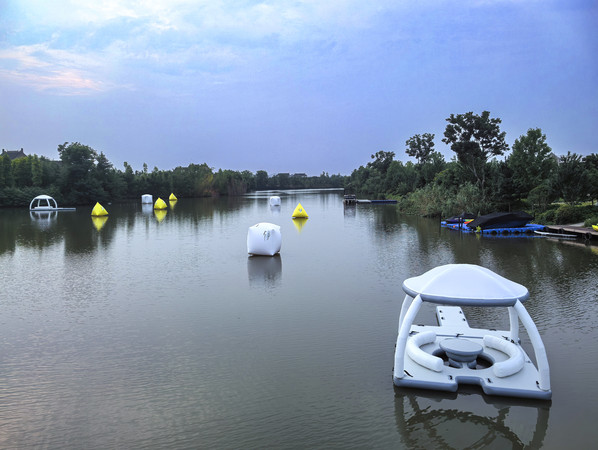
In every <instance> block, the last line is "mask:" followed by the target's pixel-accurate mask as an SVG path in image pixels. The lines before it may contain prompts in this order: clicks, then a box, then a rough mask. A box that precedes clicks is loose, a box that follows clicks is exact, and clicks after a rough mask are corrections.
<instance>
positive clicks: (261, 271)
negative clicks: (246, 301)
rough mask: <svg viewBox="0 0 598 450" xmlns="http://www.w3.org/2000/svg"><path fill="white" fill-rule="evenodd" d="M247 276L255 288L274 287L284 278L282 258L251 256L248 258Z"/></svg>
mask: <svg viewBox="0 0 598 450" xmlns="http://www.w3.org/2000/svg"><path fill="white" fill-rule="evenodd" d="M247 277H248V278H249V286H251V287H253V288H265V289H273V288H275V287H277V286H278V285H279V284H280V281H281V279H282V258H281V256H280V253H277V254H276V255H274V256H250V257H248V258H247Z"/></svg>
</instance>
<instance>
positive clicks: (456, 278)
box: [393, 264, 552, 400]
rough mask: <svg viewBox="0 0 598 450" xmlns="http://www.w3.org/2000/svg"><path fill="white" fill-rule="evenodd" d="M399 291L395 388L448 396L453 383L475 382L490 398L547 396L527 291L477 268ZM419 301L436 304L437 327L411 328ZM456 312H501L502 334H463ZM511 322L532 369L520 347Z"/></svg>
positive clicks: (439, 274)
mask: <svg viewBox="0 0 598 450" xmlns="http://www.w3.org/2000/svg"><path fill="white" fill-rule="evenodd" d="M403 290H404V291H405V293H406V296H405V299H404V300H403V305H402V307H401V314H400V317H399V332H398V337H397V343H396V349H395V360H394V369H393V381H394V384H395V385H397V386H405V387H413V388H421V389H436V390H441V391H451V392H454V391H456V390H457V388H458V385H459V384H477V385H480V386H481V388H482V390H483V391H484V392H485V393H486V394H491V395H502V396H512V397H524V398H534V399H542V400H548V399H550V398H551V396H552V391H551V390H550V371H549V367H548V359H547V357H546V351H545V348H544V344H543V342H542V338H541V337H540V334H539V332H538V329H537V328H536V325H535V324H534V322H533V320H532V319H531V317H530V315H529V314H528V312H527V310H526V309H525V307H524V306H523V302H525V301H526V300H527V299H528V297H529V292H528V290H527V288H525V287H524V286H522V285H520V284H517V283H515V282H513V281H510V280H507V279H506V278H503V277H501V276H500V275H497V274H496V273H494V272H492V271H490V270H488V269H486V268H484V267H480V266H476V265H470V264H448V265H445V266H439V267H436V268H434V269H432V270H430V271H428V272H426V273H424V274H423V275H420V276H418V277H413V278H409V279H407V280H405V281H404V282H403ZM423 302H429V303H435V304H437V305H438V306H437V307H436V318H437V320H438V326H429V325H414V324H413V321H414V319H415V317H416V315H417V313H418V311H419V309H420V307H421V305H422V303H423ZM461 306H478V307H479V306H481V307H506V308H507V310H508V313H509V322H510V330H508V331H500V330H494V329H480V328H470V326H469V324H468V322H467V319H466V318H465V314H464V313H463V310H462V309H461ZM519 321H521V323H522V324H523V326H524V327H525V329H526V331H527V334H528V336H529V338H530V341H531V344H532V347H533V350H534V355H535V359H536V362H537V364H538V367H537V368H536V366H535V365H534V363H533V362H532V361H531V359H530V358H529V356H528V355H527V353H526V352H525V350H524V349H523V347H522V346H521V343H520V339H519Z"/></svg>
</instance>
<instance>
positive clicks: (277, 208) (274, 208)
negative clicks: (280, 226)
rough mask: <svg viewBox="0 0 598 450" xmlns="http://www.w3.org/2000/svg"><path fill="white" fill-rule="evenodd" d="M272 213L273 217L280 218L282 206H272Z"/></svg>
mask: <svg viewBox="0 0 598 450" xmlns="http://www.w3.org/2000/svg"><path fill="white" fill-rule="evenodd" d="M270 211H271V212H272V215H273V216H280V205H270Z"/></svg>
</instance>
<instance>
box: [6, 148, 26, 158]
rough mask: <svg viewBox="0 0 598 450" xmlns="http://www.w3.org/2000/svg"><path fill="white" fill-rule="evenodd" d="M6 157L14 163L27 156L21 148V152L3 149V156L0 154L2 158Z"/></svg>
mask: <svg viewBox="0 0 598 450" xmlns="http://www.w3.org/2000/svg"><path fill="white" fill-rule="evenodd" d="M5 155H6V156H8V157H9V158H10V160H11V161H14V160H15V159H19V158H25V157H26V156H27V155H26V154H25V152H24V151H23V149H22V148H21V150H4V149H2V154H0V156H5Z"/></svg>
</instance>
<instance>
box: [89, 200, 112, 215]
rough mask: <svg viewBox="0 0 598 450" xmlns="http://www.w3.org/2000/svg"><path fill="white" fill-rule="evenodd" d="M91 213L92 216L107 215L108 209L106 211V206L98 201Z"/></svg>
mask: <svg viewBox="0 0 598 450" xmlns="http://www.w3.org/2000/svg"><path fill="white" fill-rule="evenodd" d="M91 215H92V216H107V215H108V211H106V210H105V209H104V207H103V206H102V205H100V203H99V202H96V205H95V206H94V207H93V209H92V210H91Z"/></svg>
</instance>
